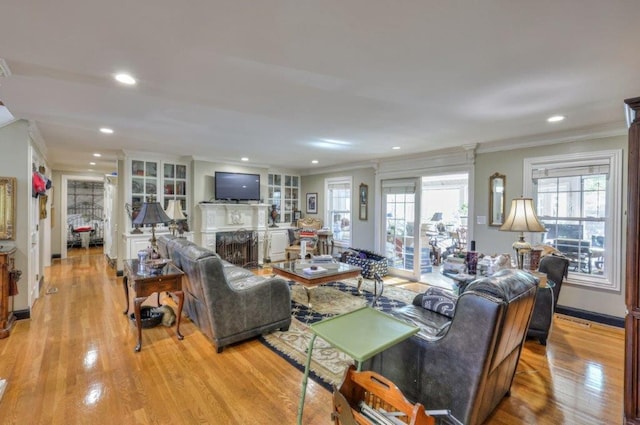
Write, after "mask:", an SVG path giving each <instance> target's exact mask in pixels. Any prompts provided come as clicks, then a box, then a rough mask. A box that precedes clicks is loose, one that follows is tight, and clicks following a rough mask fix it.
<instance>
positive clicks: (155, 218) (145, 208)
mask: <svg viewBox="0 0 640 425" xmlns="http://www.w3.org/2000/svg"><path fill="white" fill-rule="evenodd" d="M170 221H171V219H170V218H169V217H168V216H167V214H166V213H165V212H164V210H163V209H162V206H161V205H160V203H159V202H145V203H144V204H142V208H141V209H140V212H139V213H138V216H137V217H136V218H135V220H133V224H137V225H139V226H142V225H145V224H150V225H151V247H152V248H153V249H154V250H157V248H158V245H157V244H156V224H158V223H168V222H170Z"/></svg>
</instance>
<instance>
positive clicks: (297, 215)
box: [293, 210, 302, 224]
mask: <svg viewBox="0 0 640 425" xmlns="http://www.w3.org/2000/svg"><path fill="white" fill-rule="evenodd" d="M301 218H302V211H300V210H295V211H294V212H293V223H294V224H296V223H297V222H298V220H300V219H301Z"/></svg>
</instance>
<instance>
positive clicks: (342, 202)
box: [325, 177, 352, 246]
mask: <svg viewBox="0 0 640 425" xmlns="http://www.w3.org/2000/svg"><path fill="white" fill-rule="evenodd" d="M351 187H352V182H351V177H334V178H329V179H326V180H325V192H326V197H325V198H326V199H327V202H326V203H325V204H326V211H325V223H326V224H325V226H326V227H328V228H329V229H331V231H332V232H333V240H334V242H336V244H337V245H342V246H350V245H351V219H352V217H351Z"/></svg>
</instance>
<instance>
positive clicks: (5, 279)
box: [0, 248, 16, 338]
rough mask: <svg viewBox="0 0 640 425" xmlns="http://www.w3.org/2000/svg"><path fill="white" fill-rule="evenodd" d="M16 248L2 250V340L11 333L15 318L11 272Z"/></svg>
mask: <svg viewBox="0 0 640 425" xmlns="http://www.w3.org/2000/svg"><path fill="white" fill-rule="evenodd" d="M15 252H16V248H10V249H6V250H5V249H3V248H0V338H6V337H8V336H9V334H10V333H11V328H12V327H13V322H14V321H15V317H14V316H13V308H9V303H10V300H11V298H12V297H11V295H9V294H10V293H11V292H10V288H11V272H12V271H13V265H14V261H15V257H14V253H15Z"/></svg>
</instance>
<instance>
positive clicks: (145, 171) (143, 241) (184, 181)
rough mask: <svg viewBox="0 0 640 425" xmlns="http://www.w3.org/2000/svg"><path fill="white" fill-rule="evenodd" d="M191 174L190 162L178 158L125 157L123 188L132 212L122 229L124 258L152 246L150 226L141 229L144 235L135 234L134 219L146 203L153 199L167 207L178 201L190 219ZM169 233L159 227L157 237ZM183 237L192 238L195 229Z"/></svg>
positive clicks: (128, 208)
mask: <svg viewBox="0 0 640 425" xmlns="http://www.w3.org/2000/svg"><path fill="white" fill-rule="evenodd" d="M189 175H190V174H189V164H188V163H186V162H181V161H179V160H176V159H170V158H145V157H142V156H140V157H138V156H135V155H132V156H130V157H128V158H127V159H126V160H125V175H124V176H123V179H121V187H122V188H123V189H124V190H125V196H124V198H125V202H126V203H127V204H128V206H127V211H128V213H129V214H127V215H128V217H127V222H126V224H125V226H123V228H122V237H123V239H124V244H125V253H124V255H125V256H124V259H131V258H135V257H136V255H137V252H138V251H139V250H141V249H145V248H147V247H148V246H149V239H150V238H151V229H150V228H148V227H147V228H144V229H141V230H143V232H144V233H143V234H136V233H132V230H133V225H132V220H133V219H134V218H135V217H136V216H137V215H138V212H139V211H140V209H141V208H142V204H143V203H144V202H148V201H149V200H151V199H153V200H155V201H157V202H159V203H160V205H162V207H163V208H164V209H166V208H167V205H168V204H169V201H170V200H172V199H175V200H178V201H180V205H182V212H183V213H184V215H185V216H187V217H188V219H189V221H191V220H190V217H191V207H190V205H191V201H190V194H189V191H190V178H189ZM166 232H168V229H167V226H162V225H158V226H156V236H157V235H159V234H162V233H166ZM183 236H184V237H186V238H187V239H188V240H191V241H192V240H193V232H185V233H184V235H183Z"/></svg>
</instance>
